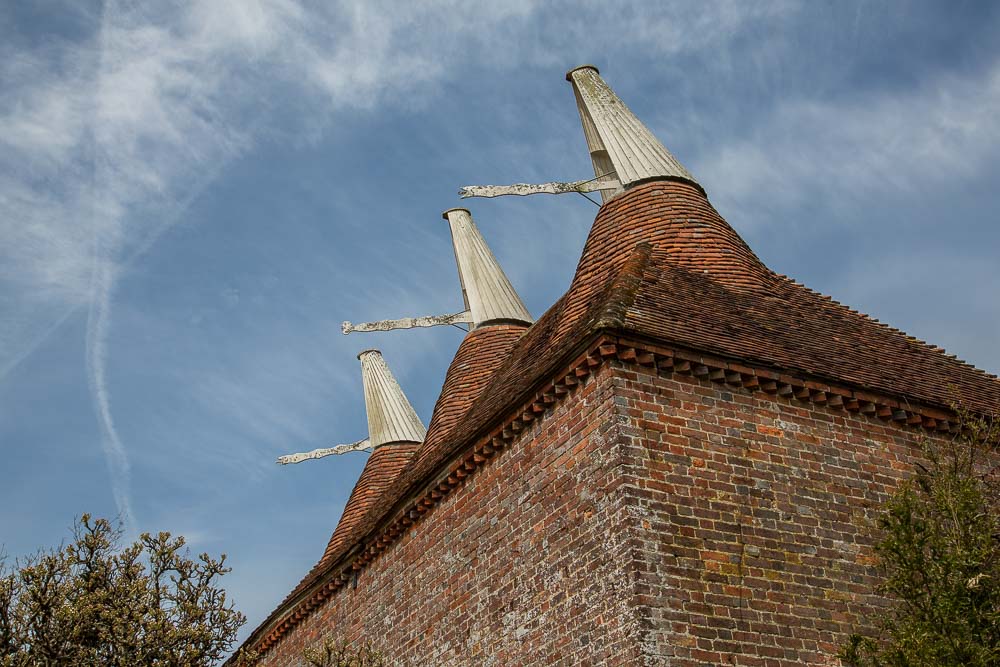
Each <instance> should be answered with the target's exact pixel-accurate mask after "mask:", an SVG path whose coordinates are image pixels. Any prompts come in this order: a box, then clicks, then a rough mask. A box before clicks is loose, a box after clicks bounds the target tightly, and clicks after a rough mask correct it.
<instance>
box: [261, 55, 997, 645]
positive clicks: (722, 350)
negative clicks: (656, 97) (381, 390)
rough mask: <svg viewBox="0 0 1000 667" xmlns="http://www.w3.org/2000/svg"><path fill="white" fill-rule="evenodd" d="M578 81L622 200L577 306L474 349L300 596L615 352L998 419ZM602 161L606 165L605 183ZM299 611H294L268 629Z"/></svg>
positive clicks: (463, 356)
mask: <svg viewBox="0 0 1000 667" xmlns="http://www.w3.org/2000/svg"><path fill="white" fill-rule="evenodd" d="M569 78H570V80H571V81H573V83H574V89H575V91H576V94H577V99H578V103H579V105H580V109H581V117H582V118H583V122H584V130H585V133H586V134H587V139H588V144H589V145H590V147H591V150H592V152H600V151H604V152H605V153H606V154H607V155H606V157H607V159H608V160H610V162H611V164H612V165H613V166H614V168H615V170H616V171H617V173H618V176H619V178H620V179H621V182H622V184H623V185H624V189H623V192H621V194H620V195H618V196H615V197H614V198H613V199H611V200H610V201H608V202H607V203H606V204H605V205H604V206H602V207H601V210H600V211H599V212H598V215H597V218H596V219H595V221H594V225H593V227H592V229H591V232H590V235H589V237H588V239H587V242H586V245H585V247H584V250H583V253H582V256H581V258H580V262H579V264H578V266H577V270H576V274H575V275H574V278H573V281H572V283H571V285H570V288H569V290H568V291H567V292H566V294H565V295H563V297H562V298H560V299H559V300H558V301H557V302H556V303H555V304H554V305H553V306H552V307H551V308H550V309H549V310H548V311H547V312H546V313H545V314H544V315H542V317H540V318H539V320H538V321H537V322H536V323H534V324H533V325H532V326H531V327H530V328H527V330H524V329H523V327H522V326H514V327H511V331H509V332H506V331H500V327H496V326H488V327H483V328H482V329H476V330H474V331H473V332H471V333H470V334H469V335H468V337H467V339H466V341H464V342H463V344H462V346H461V347H460V348H459V352H458V354H457V355H456V357H455V360H454V361H453V363H452V366H451V368H449V371H448V377H447V379H446V381H445V390H444V391H443V392H442V396H441V398H440V399H439V401H438V404H437V406H436V407H435V414H434V418H433V419H432V421H431V425H430V428H429V430H428V435H427V440H426V441H425V443H424V445H423V446H421V447H420V448H419V450H417V451H415V453H414V454H413V455H412V457H411V459H410V462H409V464H408V465H406V466H405V467H400V469H399V473H398V475H397V476H396V478H395V480H394V481H393V482H392V483H391V484H390V485H387V486H385V487H384V491H383V496H382V498H381V499H380V502H379V504H378V506H374V505H373V506H372V507H371V508H370V509H369V511H368V512H367V513H366V514H365V515H364V516H363V517H362V519H361V520H360V521H358V522H357V523H356V524H355V525H353V527H352V530H351V532H350V536H349V538H348V539H345V541H344V542H343V544H341V545H340V546H339V547H338V549H339V555H338V552H328V554H329V556H330V558H329V560H328V561H327V562H326V563H321V565H323V567H320V566H317V569H315V570H314V572H313V573H312V574H311V575H310V577H308V578H307V581H304V582H303V585H304V586H303V587H300V588H308V585H309V583H310V581H319V580H320V578H321V575H322V574H323V572H324V569H326V568H329V567H332V566H333V565H334V564H336V563H337V562H341V560H342V558H343V557H344V556H346V554H347V553H348V552H349V549H350V548H351V547H352V546H353V545H355V544H357V543H359V542H361V541H362V540H364V539H366V537H367V536H369V535H371V534H373V531H375V530H376V529H377V528H378V527H379V526H380V525H382V524H383V523H384V522H386V521H388V520H390V519H391V516H392V512H393V511H396V510H398V509H400V508H401V507H403V506H404V505H402V502H403V499H406V498H411V497H414V496H415V495H417V494H418V493H420V492H421V489H424V488H426V487H427V485H428V483H429V482H430V481H432V480H435V479H436V475H439V474H440V473H441V472H442V470H444V469H446V468H445V466H446V464H448V462H449V461H453V460H455V458H456V457H458V456H459V455H464V454H463V452H466V451H467V450H468V449H469V448H471V446H472V445H473V444H474V443H475V442H476V440H477V439H478V438H480V437H483V436H486V435H488V434H489V433H490V432H491V429H493V428H495V427H497V426H498V424H500V423H501V419H502V418H504V416H505V415H510V414H517V413H516V411H517V410H520V409H521V408H522V406H524V405H525V403H526V402H530V400H531V397H532V396H535V395H536V392H537V390H538V388H539V387H542V386H544V384H545V383H546V382H551V381H552V380H553V379H554V378H555V377H556V376H557V374H560V373H564V372H565V368H566V367H567V366H568V365H569V364H570V362H572V361H573V360H574V359H577V358H578V357H579V355H580V354H581V352H585V351H586V350H587V349H588V347H589V346H590V345H592V344H594V343H595V342H597V341H600V340H604V337H605V336H613V337H616V338H618V339H619V340H621V338H626V339H627V340H634V341H651V344H652V345H655V346H657V348H659V349H662V348H672V349H674V350H678V351H684V352H685V353H686V354H691V355H695V357H696V358H698V355H705V356H712V357H713V358H717V359H723V360H732V362H733V363H739V364H740V365H741V367H743V368H746V367H745V366H742V364H747V365H748V366H749V365H752V366H753V369H756V370H753V369H751V372H757V371H760V372H764V373H772V374H774V376H775V377H779V376H780V377H790V376H793V375H794V376H797V377H804V378H817V379H820V380H825V381H828V382H830V383H831V385H833V384H834V383H839V384H840V385H841V386H849V387H853V388H855V389H857V393H861V392H877V393H879V395H882V396H888V397H898V398H899V399H900V404H904V402H905V404H906V405H907V406H909V405H910V404H913V405H917V406H919V405H926V406H929V407H932V408H947V407H948V405H949V404H950V403H951V401H952V400H953V399H954V395H953V394H952V393H951V389H950V388H949V387H954V388H955V389H956V390H957V392H958V396H959V397H961V399H962V400H963V401H964V403H965V404H966V406H967V407H969V408H971V409H972V410H975V411H979V412H985V413H990V412H993V413H995V412H997V411H998V410H1000V380H998V379H997V378H995V377H993V376H991V375H988V374H986V373H984V372H982V371H980V370H978V369H976V368H974V367H972V366H970V365H968V364H966V363H964V362H962V361H959V360H957V359H955V358H954V357H950V356H948V355H946V354H944V352H943V350H941V349H940V348H935V347H932V346H930V345H927V344H926V343H923V342H921V341H918V340H916V339H914V338H912V337H909V336H907V335H905V334H904V333H902V332H900V331H898V330H895V329H892V328H890V327H887V326H885V325H883V324H880V323H878V322H877V321H875V320H872V319H870V318H868V317H867V316H865V315H862V314H860V313H858V312H856V311H853V310H851V309H849V308H847V307H845V306H842V305H841V304H839V303H837V302H835V301H832V300H831V299H830V298H829V297H824V296H822V295H820V294H817V293H816V292H813V291H811V290H809V289H807V288H805V287H804V286H802V285H800V284H798V283H795V282H793V281H791V280H789V279H788V278H786V277H784V276H779V275H776V274H774V273H773V272H771V271H770V270H769V269H768V268H767V267H766V266H765V265H764V264H763V263H762V262H761V261H760V260H759V259H758V258H757V256H756V255H755V254H754V253H753V251H752V250H751V249H750V248H749V246H747V244H746V243H745V242H744V241H743V239H741V238H740V236H739V235H738V234H737V233H736V231H735V230H734V229H733V228H732V227H730V226H729V224H728V223H727V222H726V221H725V220H723V218H722V217H721V216H720V215H719V214H718V212H716V211H715V209H714V208H713V207H712V206H711V204H710V203H709V202H708V199H707V198H706V196H705V194H704V191H703V190H702V188H701V187H700V186H699V185H698V184H697V183H696V182H695V181H694V180H693V179H692V178H691V176H690V174H689V173H688V172H687V171H686V170H685V169H684V168H683V166H681V165H680V164H679V163H677V161H676V160H675V159H674V158H673V157H672V156H670V154H669V153H668V152H667V151H666V149H664V148H663V147H662V145H661V144H660V143H659V142H658V141H657V140H656V139H655V137H653V136H652V135H651V134H650V133H649V131H648V130H647V129H646V128H645V127H644V126H643V125H642V124H641V123H640V122H639V121H638V120H637V119H636V118H635V116H634V115H633V114H631V112H629V111H628V109H627V108H625V107H624V105H623V104H621V101H620V100H618V98H617V97H616V96H615V95H614V93H613V92H611V91H610V89H609V88H607V85H606V84H604V82H603V81H602V80H601V79H600V77H599V76H598V75H597V72H596V70H595V69H593V68H583V69H577V70H574V71H572V72H570V74H569ZM603 157H604V156H601V155H598V156H597V157H595V158H594V164H595V171H597V170H599V169H601V168H602V167H601V166H600V165H599V164H598V158H601V159H603ZM470 301H471V299H470ZM470 305H471V303H470ZM522 332H523V335H522ZM484 360H486V361H484ZM494 369H495V370H494ZM779 374H780V375H779ZM785 374H788V375H785ZM739 375H740V373H737V376H739ZM290 597H291V596H290ZM292 608H294V607H293V606H292V605H291V604H290V603H288V601H286V604H283V605H282V606H281V607H279V609H278V610H276V611H275V612H274V614H272V616H271V618H270V619H269V620H268V621H266V622H265V624H263V625H262V626H261V628H268V627H271V625H270V624H271V622H272V621H273V620H274V619H276V618H278V617H279V616H280V614H284V613H288V611H289V609H292Z"/></svg>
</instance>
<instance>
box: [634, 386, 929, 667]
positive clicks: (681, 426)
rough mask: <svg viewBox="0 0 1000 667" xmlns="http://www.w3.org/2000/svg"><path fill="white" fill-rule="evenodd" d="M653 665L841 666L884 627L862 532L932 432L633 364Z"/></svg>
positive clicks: (644, 614) (644, 598)
mask: <svg viewBox="0 0 1000 667" xmlns="http://www.w3.org/2000/svg"><path fill="white" fill-rule="evenodd" d="M615 393H616V396H617V397H618V400H619V402H620V403H621V405H622V407H623V409H624V410H625V414H626V415H627V417H628V426H627V427H626V429H625V432H624V433H623V436H624V438H625V440H626V441H627V442H628V443H629V444H628V445H627V448H626V449H627V451H626V452H625V459H626V461H627V463H626V467H625V471H624V472H625V474H626V476H627V477H630V478H634V479H636V480H637V484H636V488H635V489H634V490H633V491H632V492H633V494H634V497H635V506H634V511H635V512H636V514H637V516H639V517H640V526H641V528H640V530H641V537H640V538H639V540H638V543H637V555H636V558H637V559H638V561H639V563H640V565H639V571H640V574H639V580H640V595H639V599H638V600H637V604H638V610H639V615H640V617H641V619H642V627H643V633H642V637H641V639H640V643H641V646H642V651H643V655H644V656H645V657H646V664H653V665H666V664H669V665H671V666H687V665H720V664H734V665H767V666H768V667H779V666H780V667H784V666H789V667H790V666H791V665H803V664H819V665H837V664H839V661H838V660H837V659H836V658H835V657H833V656H834V655H835V654H836V652H837V650H838V648H839V646H840V644H841V643H842V642H843V640H844V638H845V633H847V632H850V631H851V628H852V627H854V625H855V624H856V623H862V622H866V623H869V624H870V623H871V622H872V619H873V617H874V616H875V615H876V613H877V611H878V609H879V606H880V604H881V603H880V600H879V599H878V598H876V597H874V596H872V595H871V591H872V586H873V583H874V581H873V578H872V575H873V572H872V568H871V567H870V563H871V550H870V544H869V543H868V541H867V540H866V539H865V538H864V531H860V530H859V528H858V527H859V526H860V525H863V523H864V521H865V520H866V519H871V518H872V517H874V516H875V513H876V512H877V510H878V506H879V505H880V503H882V502H883V501H884V500H885V499H886V497H887V495H888V494H889V493H890V492H891V490H892V489H893V488H894V487H895V486H896V485H897V484H898V482H899V480H900V479H902V478H904V477H905V476H906V475H907V473H908V471H909V470H911V469H912V467H913V462H914V460H915V458H914V457H915V455H916V454H917V453H918V451H919V449H918V446H917V442H918V439H919V438H920V437H921V434H920V433H919V432H917V431H914V430H913V429H909V428H906V427H903V426H899V425H897V424H895V423H893V422H885V421H881V420H879V419H876V418H869V417H864V416H861V415H858V414H852V413H849V412H844V411H838V410H835V409H831V408H826V407H821V406H817V405H814V404H809V403H801V402H798V401H796V400H794V399H786V398H779V397H776V396H771V395H767V394H763V393H751V392H749V391H747V390H743V389H733V388H729V387H726V386H725V385H717V384H713V383H711V382H708V381H705V380H697V379H695V378H693V377H691V376H683V375H673V376H670V375H666V376H664V375H659V374H657V373H656V371H655V370H653V369H646V368H642V367H639V366H621V370H620V372H619V374H618V378H617V379H616V389H615Z"/></svg>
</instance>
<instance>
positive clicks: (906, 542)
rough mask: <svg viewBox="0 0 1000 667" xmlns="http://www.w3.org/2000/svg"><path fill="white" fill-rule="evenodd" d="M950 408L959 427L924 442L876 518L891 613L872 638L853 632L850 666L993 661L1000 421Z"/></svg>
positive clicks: (998, 628)
mask: <svg viewBox="0 0 1000 667" xmlns="http://www.w3.org/2000/svg"><path fill="white" fill-rule="evenodd" d="M956 410H958V412H959V416H960V424H961V429H960V431H959V433H960V434H959V435H958V436H957V437H956V438H955V439H954V441H953V442H951V443H949V444H948V445H947V446H946V447H945V446H942V445H937V444H934V443H932V442H930V441H928V442H926V443H925V445H924V452H925V458H926V462H927V464H926V465H919V466H918V470H917V472H916V474H915V476H914V477H913V478H912V479H911V480H908V481H907V482H905V483H903V484H902V485H901V486H900V488H899V489H898V490H897V491H896V493H895V494H893V496H892V497H891V498H890V499H889V500H888V502H887V503H886V505H885V507H884V508H883V509H882V512H881V514H880V516H879V517H878V519H877V524H876V535H875V537H876V540H875V555H876V557H877V559H878V568H879V570H880V578H881V583H880V585H879V588H878V591H879V592H880V593H882V594H883V595H885V596H886V597H888V598H889V600H890V611H889V614H888V615H887V617H886V618H885V620H884V621H883V623H882V627H881V633H880V636H879V637H877V638H873V637H863V636H861V635H857V634H855V635H852V636H851V637H850V639H849V641H848V643H847V644H846V645H845V646H844V647H843V648H842V650H841V653H840V657H841V659H842V660H843V661H844V662H845V663H846V664H848V665H856V666H858V667H903V666H907V667H916V666H921V665H927V666H931V665H934V666H935V667H937V666H948V665H955V666H958V665H972V666H985V665H1000V514H998V510H1000V483H998V479H997V477H998V476H997V466H998V465H1000V460H998V444H1000V419H995V418H993V419H986V418H981V417H975V416H973V415H971V414H969V413H968V412H966V411H964V410H962V409H960V408H957V407H956Z"/></svg>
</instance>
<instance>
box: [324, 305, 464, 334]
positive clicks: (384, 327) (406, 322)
mask: <svg viewBox="0 0 1000 667" xmlns="http://www.w3.org/2000/svg"><path fill="white" fill-rule="evenodd" d="M457 322H468V323H471V322H472V313H471V312H469V311H468V310H464V311H462V312H461V313H454V314H452V315H428V316H426V317H403V318H400V319H398V320H379V321H378V322H361V323H360V324H353V323H351V322H344V323H343V324H342V325H340V329H341V331H343V332H344V335H345V336H346V335H347V334H349V333H351V332H352V331H362V332H364V331H391V330H393V329H412V328H414V327H436V326H440V325H442V324H455V323H457Z"/></svg>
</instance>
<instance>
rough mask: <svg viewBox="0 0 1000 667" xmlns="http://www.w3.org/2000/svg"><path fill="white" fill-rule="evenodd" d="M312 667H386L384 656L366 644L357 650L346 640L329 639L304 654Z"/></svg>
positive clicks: (308, 649)
mask: <svg viewBox="0 0 1000 667" xmlns="http://www.w3.org/2000/svg"><path fill="white" fill-rule="evenodd" d="M302 657H304V658H305V659H306V662H307V663H308V664H309V666H310V667H385V659H384V658H383V657H382V654H381V653H380V652H378V651H376V650H375V649H374V648H372V645H371V644H370V643H366V644H365V645H364V646H362V647H361V648H359V649H355V648H354V647H353V646H351V644H349V643H348V642H347V640H345V639H341V640H336V639H334V638H332V637H327V638H326V639H324V640H323V642H322V643H321V644H319V645H317V646H314V647H312V648H307V649H306V650H304V651H303V652H302Z"/></svg>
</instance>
